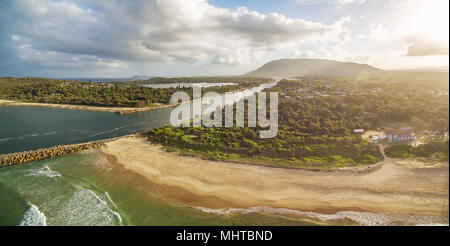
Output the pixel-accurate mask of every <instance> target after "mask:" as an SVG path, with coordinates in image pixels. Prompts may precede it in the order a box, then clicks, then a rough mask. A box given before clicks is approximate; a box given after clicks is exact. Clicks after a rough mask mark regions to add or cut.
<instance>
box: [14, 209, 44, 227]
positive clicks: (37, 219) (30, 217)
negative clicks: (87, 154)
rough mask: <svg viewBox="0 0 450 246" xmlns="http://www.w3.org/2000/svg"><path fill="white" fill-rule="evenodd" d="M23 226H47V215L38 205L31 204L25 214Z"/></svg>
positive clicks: (21, 223)
mask: <svg viewBox="0 0 450 246" xmlns="http://www.w3.org/2000/svg"><path fill="white" fill-rule="evenodd" d="M20 225H21V226H46V225H47V217H45V214H44V213H42V212H41V211H40V210H39V208H38V207H37V206H36V205H33V204H31V206H30V207H29V208H28V210H27V211H26V212H25V214H24V215H23V219H22V222H20Z"/></svg>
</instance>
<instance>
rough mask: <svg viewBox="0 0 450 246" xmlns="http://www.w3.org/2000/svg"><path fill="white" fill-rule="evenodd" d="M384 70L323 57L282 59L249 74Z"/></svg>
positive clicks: (351, 73) (364, 73) (361, 73)
mask: <svg viewBox="0 0 450 246" xmlns="http://www.w3.org/2000/svg"><path fill="white" fill-rule="evenodd" d="M382 72H383V70H380V69H377V68H374V67H371V66H369V65H366V64H358V63H352V62H339V61H333V60H323V59H280V60H275V61H271V62H269V63H266V64H264V65H263V66H262V67H260V68H258V69H257V70H255V71H253V72H250V73H248V74H247V76H253V77H283V78H293V77H303V76H352V77H353V76H372V75H374V74H379V73H382Z"/></svg>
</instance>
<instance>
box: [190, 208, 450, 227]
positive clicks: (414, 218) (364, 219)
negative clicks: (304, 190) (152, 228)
mask: <svg viewBox="0 0 450 246" xmlns="http://www.w3.org/2000/svg"><path fill="white" fill-rule="evenodd" d="M193 208H195V209H198V210H201V211H203V212H205V213H213V214H220V215H230V214H248V213H265V214H280V215H293V216H297V217H305V218H313V219H318V220H321V221H331V220H344V219H349V220H352V221H355V222H357V223H358V224H361V225H365V226H379V225H396V224H406V225H448V224H449V221H448V218H446V217H443V216H434V215H412V214H401V213H372V212H355V211H340V212H337V213H335V214H320V213H314V212H303V211H298V210H292V209H286V208H270V207H250V208H226V209H211V208H204V207H193Z"/></svg>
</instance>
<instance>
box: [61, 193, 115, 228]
mask: <svg viewBox="0 0 450 246" xmlns="http://www.w3.org/2000/svg"><path fill="white" fill-rule="evenodd" d="M109 199H110V198H109ZM111 203H113V202H112V201H111ZM53 219H54V220H55V221H56V222H57V223H58V224H63V225H98V226H102V225H103V226H104V225H114V224H121V223H122V218H121V216H120V214H119V213H117V212H116V211H114V210H112V209H111V208H109V206H108V203H107V202H106V201H104V200H102V199H101V198H100V197H99V196H97V194H95V193H94V192H93V191H91V190H89V189H85V188H78V189H77V190H76V191H75V193H74V194H73V196H72V198H70V199H69V200H68V201H67V202H66V203H65V204H63V205H62V206H60V207H59V208H58V210H57V211H55V215H54V218H53Z"/></svg>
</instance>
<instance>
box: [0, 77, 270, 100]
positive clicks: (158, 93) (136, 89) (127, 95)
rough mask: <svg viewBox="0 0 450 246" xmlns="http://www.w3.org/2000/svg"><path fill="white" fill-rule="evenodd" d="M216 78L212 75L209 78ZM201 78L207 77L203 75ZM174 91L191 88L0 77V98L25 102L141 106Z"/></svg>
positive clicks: (222, 89) (219, 89) (239, 86)
mask: <svg viewBox="0 0 450 246" xmlns="http://www.w3.org/2000/svg"><path fill="white" fill-rule="evenodd" d="M217 79H218V78H215V79H214V80H213V81H216V80H217ZM168 80H169V79H168ZM224 80H225V79H223V80H222V81H224ZM226 81H228V80H226ZM239 81H241V80H239ZM265 81H267V80H264V79H261V80H258V79H254V80H252V81H251V82H249V83H239V84H237V85H230V86H223V87H209V88H203V89H202V92H204V93H206V92H208V91H216V92H219V93H221V92H225V91H232V90H238V89H243V88H247V87H252V86H255V85H258V84H260V83H262V82H265ZM203 82H210V81H208V80H206V79H203ZM177 91H184V92H186V93H188V94H190V95H191V94H192V89H191V88H167V89H152V88H147V87H143V86H140V85H134V84H132V83H87V82H86V83H85V82H72V81H64V80H53V79H42V78H10V77H6V78H0V99H10V100H18V101H26V102H42V103H57V104H77V105H95V106H119V107H144V106H151V105H152V104H155V103H163V104H167V103H169V101H170V97H171V95H172V94H173V93H175V92H177Z"/></svg>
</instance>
